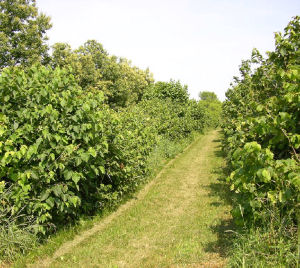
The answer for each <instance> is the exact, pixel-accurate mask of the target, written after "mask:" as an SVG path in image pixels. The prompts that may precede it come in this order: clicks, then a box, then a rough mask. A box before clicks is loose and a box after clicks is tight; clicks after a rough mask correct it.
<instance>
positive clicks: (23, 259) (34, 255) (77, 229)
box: [0, 133, 200, 267]
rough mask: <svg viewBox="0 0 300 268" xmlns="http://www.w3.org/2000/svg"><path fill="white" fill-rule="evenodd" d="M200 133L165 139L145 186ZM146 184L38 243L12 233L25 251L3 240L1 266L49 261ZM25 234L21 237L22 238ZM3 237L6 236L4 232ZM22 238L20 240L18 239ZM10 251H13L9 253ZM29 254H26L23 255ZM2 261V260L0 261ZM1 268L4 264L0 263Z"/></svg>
mask: <svg viewBox="0 0 300 268" xmlns="http://www.w3.org/2000/svg"><path fill="white" fill-rule="evenodd" d="M199 135H200V134H198V133H193V134H192V135H191V136H189V137H188V138H186V139H182V140H180V141H170V140H167V139H162V140H161V141H160V142H159V143H158V145H157V146H156V148H154V150H153V152H152V153H151V155H150V156H149V159H148V163H147V166H148V169H149V173H148V177H147V179H146V180H145V183H147V182H149V181H150V180H151V179H152V178H153V177H155V176H156V174H158V173H159V171H160V170H161V169H162V168H163V167H164V166H165V165H166V164H167V163H168V161H169V160H170V159H172V158H174V157H175V156H176V155H177V154H178V153H181V152H182V151H183V150H184V148H186V147H187V146H188V145H189V144H190V143H191V142H192V141H193V140H194V139H196V138H197V137H199ZM143 187H144V185H140V186H139V188H138V190H137V191H136V193H133V194H131V195H127V196H124V197H123V199H122V200H118V203H115V204H113V206H106V207H105V208H104V209H103V210H102V211H101V212H99V213H98V214H97V215H95V216H92V217H85V216H82V217H81V218H80V219H79V220H78V221H76V222H74V223H69V224H67V225H66V226H63V227H61V228H59V229H58V231H57V232H56V233H54V234H52V235H50V236H49V237H48V238H47V239H46V240H45V239H43V240H42V242H41V243H40V244H39V243H38V239H37V238H36V237H35V236H32V233H30V234H28V235H30V236H28V237H30V238H31V239H33V240H31V242H30V243H25V242H26V241H28V239H25V240H24V234H27V232H26V230H22V229H19V230H18V232H12V234H13V235H14V236H15V237H16V239H15V241H16V242H18V241H23V242H24V243H23V249H24V250H23V251H20V250H19V247H18V246H17V243H12V242H13V241H12V240H11V239H10V240H9V241H8V242H10V245H9V246H8V245H6V244H5V245H4V240H3V241H2V244H3V245H4V246H3V247H2V246H1V248H2V249H3V251H5V252H3V258H2V261H3V262H2V263H6V264H8V263H10V262H14V263H13V266H14V267H25V266H26V264H28V263H34V262H35V261H36V260H37V259H38V258H44V257H45V258H46V257H47V256H51V255H53V253H54V252H55V250H56V249H57V248H59V247H60V246H61V245H62V244H64V243H66V242H67V241H70V240H72V239H74V237H75V236H76V235H78V234H80V233H81V232H83V231H85V230H88V229H90V228H92V227H93V226H94V225H95V224H96V223H97V222H99V221H101V220H103V219H104V218H106V217H107V216H109V215H110V214H111V213H113V212H114V211H116V210H117V208H118V207H119V206H121V205H122V204H124V203H126V201H128V200H130V199H131V198H134V196H135V195H136V194H137V193H138V192H139V190H141V189H143ZM21 232H22V234H23V235H22V236H21V235H19V234H20V233H21ZM3 235H5V236H6V237H7V235H6V233H4V232H3ZM18 238H20V239H18ZM9 249H10V251H8V250H9ZM24 254H26V255H24ZM0 259H1V258H0ZM0 265H1V262H0Z"/></svg>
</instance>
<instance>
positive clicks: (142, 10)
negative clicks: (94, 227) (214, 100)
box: [37, 0, 300, 100]
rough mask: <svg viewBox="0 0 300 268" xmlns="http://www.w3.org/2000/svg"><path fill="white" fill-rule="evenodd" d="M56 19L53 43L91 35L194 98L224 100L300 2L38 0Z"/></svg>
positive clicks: (75, 44) (74, 44) (76, 40)
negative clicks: (243, 66)
mask: <svg viewBox="0 0 300 268" xmlns="http://www.w3.org/2000/svg"><path fill="white" fill-rule="evenodd" d="M37 6H38V8H39V10H40V11H42V12H43V13H46V14H47V15H48V16H50V17H51V22H52V24H53V27H52V29H51V30H49V31H48V37H49V38H50V40H49V43H50V45H52V44H54V43H56V42H66V43H69V44H70V45H71V46H72V48H73V49H75V48H78V47H79V46H80V45H82V44H83V43H84V42H86V41H87V40H89V39H95V40H97V41H98V42H100V43H101V44H102V45H103V46H104V48H105V49H106V50H107V51H108V52H109V54H113V55H116V56H120V57H125V58H127V59H129V60H131V61H132V63H133V65H135V66H137V67H139V68H142V69H146V68H147V67H149V69H150V71H151V72H152V73H153V75H154V78H155V80H156V81H169V80H170V79H174V80H180V81H181V82H182V83H183V84H186V85H188V88H189V93H190V97H191V98H197V97H198V93H199V92H200V91H213V92H215V93H216V94H217V95H218V97H219V98H220V99H221V100H224V99H225V92H226V91H227V89H228V88H229V87H230V83H231V82H232V77H233V76H236V75H238V74H239V71H238V68H239V65H240V63H241V60H245V59H248V58H249V57H250V55H251V51H252V49H253V48H257V49H258V50H259V51H260V52H261V53H263V54H264V53H265V52H266V51H272V50H274V32H278V31H283V29H284V28H285V26H286V25H287V24H288V22H289V21H290V20H291V19H292V17H293V16H296V15H300V1H299V0H284V1H283V0H247V1H246V0H151V1H149V0H51V1H49V0H37Z"/></svg>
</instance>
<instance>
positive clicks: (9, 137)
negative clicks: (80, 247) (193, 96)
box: [0, 0, 218, 257]
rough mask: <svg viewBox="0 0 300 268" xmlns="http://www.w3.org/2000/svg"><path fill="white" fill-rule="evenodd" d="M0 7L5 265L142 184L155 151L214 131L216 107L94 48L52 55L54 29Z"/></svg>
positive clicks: (13, 4) (17, 6)
mask: <svg viewBox="0 0 300 268" xmlns="http://www.w3.org/2000/svg"><path fill="white" fill-rule="evenodd" d="M0 8H1V10H0V11H1V12H0V21H1V23H0V24H1V25H0V30H1V31H0V71H1V72H0V104H1V105H0V202H1V206H2V207H1V208H0V237H1V236H3V237H4V236H7V235H8V233H7V230H13V231H12V233H11V234H12V236H10V237H11V238H12V239H11V240H10V241H11V242H9V241H8V240H7V242H8V243H7V244H5V243H6V242H5V241H4V240H3V241H0V248H1V247H5V248H7V249H8V251H0V257H2V256H3V255H8V254H11V255H12V256H13V255H14V254H15V253H14V252H17V251H18V252H23V251H25V250H26V249H27V248H28V245H30V243H33V242H34V241H35V239H36V235H32V234H33V233H34V232H35V233H38V234H48V233H50V232H54V231H55V230H56V229H57V228H59V227H60V226H61V225H63V224H66V223H68V222H72V221H74V220H75V219H78V218H79V217H80V216H81V215H92V214H95V213H97V212H99V211H100V210H102V209H103V208H104V207H107V206H109V205H115V204H117V203H118V202H120V200H122V198H123V197H124V196H128V194H130V193H132V192H133V191H134V190H136V188H137V187H138V185H140V184H141V183H143V182H144V181H145V179H146V178H147V175H149V173H150V169H151V168H153V164H151V161H152V160H151V157H152V156H153V155H155V150H157V148H160V150H162V148H163V147H166V148H165V149H164V151H165V155H164V157H169V156H174V153H176V152H178V150H177V149H176V148H177V147H178V148H179V147H180V146H178V144H179V143H180V142H182V141H183V140H184V141H187V140H189V137H191V136H192V135H191V134H192V133H193V132H194V131H200V132H202V131H203V130H204V129H205V128H206V127H210V126H215V125H216V124H215V121H213V120H212V117H211V111H213V110H214V109H210V107H213V105H212V106H211V105H210V104H209V105H203V103H201V104H200V102H197V101H195V100H190V99H189V95H188V92H187V86H183V85H181V84H180V82H179V81H178V82H175V81H173V80H171V81H170V82H156V83H154V80H153V78H152V74H151V73H150V72H149V70H148V69H147V70H141V69H139V68H137V67H135V66H132V64H131V63H130V61H128V60H126V59H124V58H118V57H116V56H111V55H109V54H108V52H107V51H106V50H105V49H104V48H103V46H102V45H101V44H100V43H98V42H97V41H94V40H89V41H87V42H86V43H85V44H83V45H82V46H80V47H79V48H78V49H75V50H72V49H71V47H70V45H68V44H65V43H57V44H55V45H54V46H53V50H52V55H48V47H47V45H46V44H45V40H46V37H45V31H46V30H47V29H49V28H50V21H49V18H48V17H46V16H45V15H43V14H39V13H38V10H37V8H36V6H35V1H34V0H28V1H27V0H26V1H25V0H24V1H23V0H18V1H9V0H5V1H1V3H0ZM215 101H216V100H214V102H215ZM213 116H215V117H217V116H218V115H217V113H214V115H213ZM184 144H185V143H184ZM169 147H170V148H169ZM3 215H4V216H3ZM7 217H8V218H9V219H13V220H12V221H7V220H5V218H7ZM28 217H30V221H29V220H28V219H29V218H28ZM32 222H34V228H27V227H28V226H29V225H31V223H32ZM8 224H9V227H7V226H8ZM23 227H24V228H23ZM25 227H26V228H25ZM14 234H16V236H14ZM18 234H19V235H18ZM9 235H10V234H9ZM22 240H23V242H24V243H23V244H22V243H21V242H20V241H22ZM4 242H5V243H4ZM9 243H10V244H9ZM8 252H11V253H8Z"/></svg>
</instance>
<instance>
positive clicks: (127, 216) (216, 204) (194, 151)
mask: <svg viewBox="0 0 300 268" xmlns="http://www.w3.org/2000/svg"><path fill="white" fill-rule="evenodd" d="M217 139H218V132H217V131H212V132H210V133H208V134H207V135H205V136H202V137H201V138H200V139H198V140H197V141H195V142H194V143H193V144H192V145H191V146H190V147H189V148H188V149H187V150H186V151H185V152H184V153H182V154H181V155H179V157H177V158H176V159H175V160H173V161H172V162H171V163H170V164H169V165H168V166H167V167H166V168H165V169H164V170H163V171H162V173H161V174H160V175H159V176H157V177H156V178H155V179H154V180H153V181H152V182H151V183H150V184H149V185H147V186H146V188H145V189H144V190H142V191H141V192H140V193H139V195H138V197H137V199H136V200H132V201H130V202H129V203H126V204H125V205H123V206H121V207H120V209H119V210H118V211H117V212H115V213H113V214H112V215H110V216H109V217H108V218H106V219H104V220H103V221H101V222H100V223H99V224H98V225H95V226H94V227H93V228H92V229H90V230H88V231H86V232H84V233H82V234H81V235H80V236H78V237H76V238H75V239H74V240H73V241H71V242H69V243H66V244H64V245H63V246H62V247H61V248H60V249H58V250H57V252H55V254H54V256H53V258H52V259H46V260H44V261H43V262H40V263H38V264H36V265H34V266H35V267H41V266H48V267H222V266H223V265H224V264H225V261H226V259H225V257H224V248H223V246H224V245H223V244H222V243H223V242H224V241H223V240H222V234H223V231H224V230H223V229H224V228H223V227H224V226H226V223H227V222H228V221H229V219H230V216H229V210H230V208H229V207H228V206H227V205H225V204H224V202H223V200H222V199H220V197H218V195H217V194H216V193H215V192H216V191H220V185H221V184H219V183H218V180H217V179H218V177H219V174H218V172H217V169H218V168H220V167H222V165H223V164H224V162H223V159H222V157H221V156H220V154H219V153H218V150H219V148H218V147H219V142H218V140H217Z"/></svg>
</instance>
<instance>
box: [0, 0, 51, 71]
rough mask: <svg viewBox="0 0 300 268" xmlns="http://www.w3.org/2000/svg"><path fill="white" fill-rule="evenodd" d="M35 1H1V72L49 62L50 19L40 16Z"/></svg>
mask: <svg viewBox="0 0 300 268" xmlns="http://www.w3.org/2000/svg"><path fill="white" fill-rule="evenodd" d="M35 3H36V1H35V0H1V1H0V70H1V69H3V68H4V67H7V66H14V65H19V64H22V65H30V64H32V63H34V62H42V61H44V60H47V59H48V54H47V51H48V46H47V44H46V43H45V41H46V40H47V37H46V36H45V33H46V31H47V30H48V29H50V28H51V24H50V18H49V17H47V16H46V15H44V14H41V13H38V9H37V7H36V4H35Z"/></svg>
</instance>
